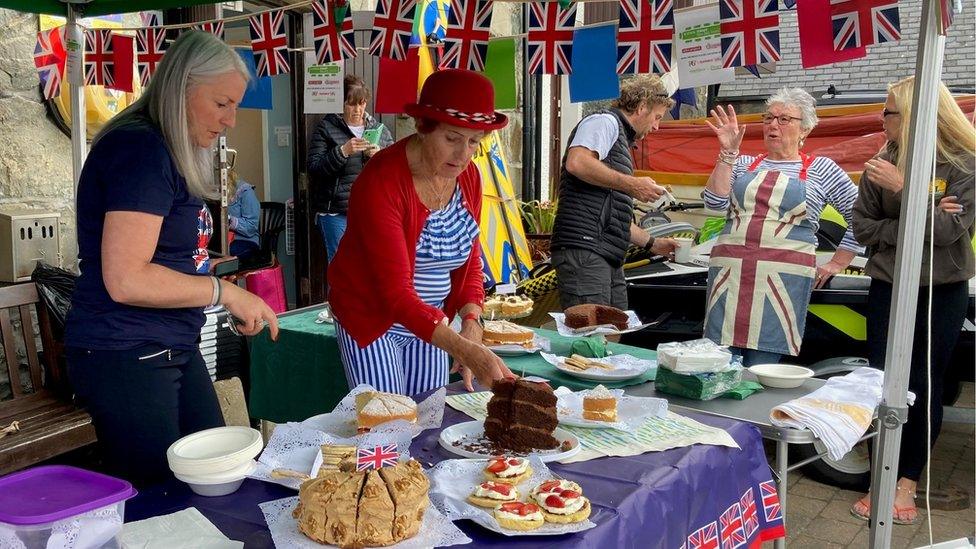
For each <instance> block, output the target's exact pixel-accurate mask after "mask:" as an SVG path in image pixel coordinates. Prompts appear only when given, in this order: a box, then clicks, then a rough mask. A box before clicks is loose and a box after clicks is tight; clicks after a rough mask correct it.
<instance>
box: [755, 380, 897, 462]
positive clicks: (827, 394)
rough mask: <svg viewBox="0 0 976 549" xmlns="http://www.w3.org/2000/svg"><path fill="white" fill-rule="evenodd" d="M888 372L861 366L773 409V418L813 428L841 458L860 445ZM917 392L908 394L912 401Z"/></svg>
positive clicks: (781, 423)
mask: <svg viewBox="0 0 976 549" xmlns="http://www.w3.org/2000/svg"><path fill="white" fill-rule="evenodd" d="M883 386H884V372H882V371H881V370H876V369H874V368H858V369H856V370H854V371H853V372H851V373H849V374H847V375H845V376H839V377H832V378H830V379H828V380H827V383H825V384H824V385H823V387H820V388H819V389H817V390H816V391H814V392H812V393H810V394H808V395H806V396H802V397H800V398H797V399H793V400H791V401H789V402H786V403H784V404H780V405H779V406H776V407H775V408H773V409H772V410H771V411H770V413H769V419H770V420H771V421H772V422H773V425H777V426H779V427H793V428H796V429H810V430H811V431H813V434H814V435H816V437H817V438H819V439H820V441H821V442H823V443H824V445H825V446H826V447H827V452H828V454H829V455H830V457H831V459H840V458H842V457H843V456H844V454H846V453H847V452H850V451H851V448H853V447H854V445H855V444H857V441H858V440H860V438H861V437H862V436H864V433H865V432H867V430H868V427H870V426H871V420H872V419H873V418H874V411H875V409H876V408H877V407H878V404H879V403H880V402H881V392H882V388H883ZM914 400H915V395H913V394H912V393H908V402H909V404H911V403H913V402H914Z"/></svg>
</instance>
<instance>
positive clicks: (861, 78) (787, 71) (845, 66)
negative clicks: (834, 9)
mask: <svg viewBox="0 0 976 549" xmlns="http://www.w3.org/2000/svg"><path fill="white" fill-rule="evenodd" d="M921 5H922V2H921V0H901V1H900V2H899V15H900V19H901V31H902V37H901V40H900V41H898V42H894V43H885V44H880V45H876V46H870V47H868V54H867V56H866V57H864V58H862V59H857V60H854V61H847V62H844V63H835V64H833V65H825V66H822V67H816V68H814V69H809V70H804V69H803V68H802V66H801V64H800V41H799V34H798V31H797V25H796V12H795V11H782V12H780V16H779V20H780V48H781V51H780V53H781V55H782V60H781V61H780V62H779V63H776V68H775V71H776V72H775V73H773V74H769V75H763V77H762V79H758V78H755V77H754V76H752V75H745V76H742V75H737V76H736V79H735V81H734V82H731V83H728V84H723V85H722V86H721V89H720V95H721V96H722V97H726V98H733V97H742V96H747V95H768V94H769V93H770V92H772V91H773V90H775V89H777V88H779V87H782V86H787V85H790V86H800V87H802V88H804V89H805V90H807V91H809V92H810V93H812V94H813V95H814V96H815V97H818V96H819V95H820V94H821V93H822V92H824V91H826V90H827V86H829V85H831V84H833V85H835V86H836V87H837V90H838V91H841V92H843V91H844V90H855V89H860V90H877V91H883V90H884V89H885V88H886V87H887V85H888V83H890V82H894V81H896V80H898V79H900V78H903V77H906V76H911V75H912V74H914V73H915V52H916V46H917V45H918V29H919V22H920V12H921ZM974 34H976V7H974V5H973V3H972V2H964V3H963V12H962V13H960V14H957V15H956V17H955V20H954V21H953V24H952V27H950V28H949V36H948V37H947V39H946V46H945V58H944V60H943V67H942V71H943V72H942V74H943V77H942V78H943V81H944V82H945V83H946V85H948V86H950V87H951V86H964V87H969V88H972V87H973V86H974V82H976V76H974V75H976V51H974V48H976V38H974Z"/></svg>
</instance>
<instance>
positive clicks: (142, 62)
mask: <svg viewBox="0 0 976 549" xmlns="http://www.w3.org/2000/svg"><path fill="white" fill-rule="evenodd" d="M164 53H166V29H164V28H161V27H150V28H148V29H139V30H137V31H136V66H137V67H138V68H139V82H141V83H142V87H144V88H145V87H146V86H147V85H149V79H150V78H152V75H153V74H154V73H155V72H156V66H157V65H159V62H160V61H162V60H163V54H164Z"/></svg>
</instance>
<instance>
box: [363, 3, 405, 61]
mask: <svg viewBox="0 0 976 549" xmlns="http://www.w3.org/2000/svg"><path fill="white" fill-rule="evenodd" d="M416 11H417V0H379V2H377V3H376V14H375V15H374V16H373V34H372V36H371V37H370V40H369V52H368V53H369V55H373V56H377V57H389V58H391V59H395V60H397V61H403V60H405V59H406V58H407V50H408V49H409V48H410V37H411V36H412V35H413V19H414V14H415V13H416Z"/></svg>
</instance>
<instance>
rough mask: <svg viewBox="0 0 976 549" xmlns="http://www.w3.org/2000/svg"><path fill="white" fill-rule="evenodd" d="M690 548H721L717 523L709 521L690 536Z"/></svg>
mask: <svg viewBox="0 0 976 549" xmlns="http://www.w3.org/2000/svg"><path fill="white" fill-rule="evenodd" d="M688 549H720V545H719V540H718V529H717V528H716V527H715V523H714V522H709V523H708V524H706V525H705V526H702V527H701V528H699V529H698V530H695V531H694V533H692V534H691V535H690V536H688Z"/></svg>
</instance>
